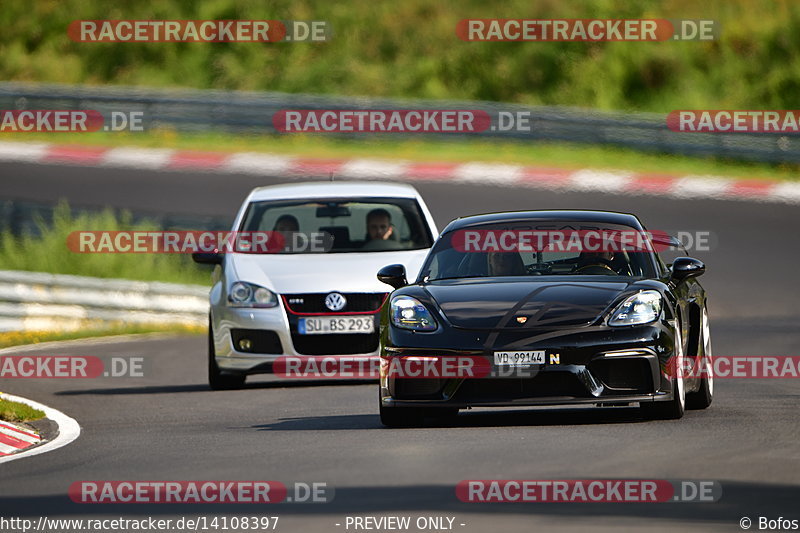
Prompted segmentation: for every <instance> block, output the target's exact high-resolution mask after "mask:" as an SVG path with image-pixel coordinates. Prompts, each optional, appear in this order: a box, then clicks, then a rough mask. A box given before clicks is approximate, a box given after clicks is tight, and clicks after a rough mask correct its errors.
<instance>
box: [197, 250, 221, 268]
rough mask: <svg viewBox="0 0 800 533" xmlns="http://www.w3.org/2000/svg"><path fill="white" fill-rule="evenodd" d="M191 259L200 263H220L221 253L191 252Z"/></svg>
mask: <svg viewBox="0 0 800 533" xmlns="http://www.w3.org/2000/svg"><path fill="white" fill-rule="evenodd" d="M192 260H193V261H194V262H195V263H200V264H201V265H221V264H222V254H219V253H214V252H196V253H193V254H192Z"/></svg>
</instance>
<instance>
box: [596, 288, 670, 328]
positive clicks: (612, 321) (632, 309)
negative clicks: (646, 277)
mask: <svg viewBox="0 0 800 533" xmlns="http://www.w3.org/2000/svg"><path fill="white" fill-rule="evenodd" d="M660 315H661V294H660V293H659V292H658V291H652V290H651V291H642V292H639V293H636V294H634V295H633V296H629V297H628V298H626V299H625V301H624V302H622V303H621V304H619V305H618V306H617V308H616V309H615V310H614V312H613V313H611V318H609V319H608V325H609V326H634V325H637V324H648V323H650V322H653V321H655V320H657V319H658V317H659V316H660Z"/></svg>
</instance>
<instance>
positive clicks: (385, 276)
mask: <svg viewBox="0 0 800 533" xmlns="http://www.w3.org/2000/svg"><path fill="white" fill-rule="evenodd" d="M378 281H381V282H383V283H386V284H387V285H391V286H392V287H394V288H395V289H399V288H400V287H405V286H406V285H408V281H406V267H404V266H403V265H399V264H398V265H388V266H385V267H383V268H382V269H380V270H379V271H378Z"/></svg>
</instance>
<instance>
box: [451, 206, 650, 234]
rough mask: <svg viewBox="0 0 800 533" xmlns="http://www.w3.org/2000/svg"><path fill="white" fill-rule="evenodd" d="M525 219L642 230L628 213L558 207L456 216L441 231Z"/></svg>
mask: <svg viewBox="0 0 800 533" xmlns="http://www.w3.org/2000/svg"><path fill="white" fill-rule="evenodd" d="M527 220H571V221H579V222H601V223H606V224H620V225H623V226H629V227H632V228H635V229H639V230H643V229H644V228H643V227H642V223H641V222H639V219H638V218H636V216H635V215H632V214H630V213H616V212H613V211H589V210H583V209H563V210H562V209H559V210H549V211H506V212H503V213H486V214H483V215H473V216H468V217H462V218H457V219H455V220H453V221H452V222H450V224H448V225H447V227H446V228H445V229H444V231H443V232H442V233H446V232H448V231H453V230H457V229H462V228H469V227H474V226H481V225H484V224H491V223H496V222H522V221H527Z"/></svg>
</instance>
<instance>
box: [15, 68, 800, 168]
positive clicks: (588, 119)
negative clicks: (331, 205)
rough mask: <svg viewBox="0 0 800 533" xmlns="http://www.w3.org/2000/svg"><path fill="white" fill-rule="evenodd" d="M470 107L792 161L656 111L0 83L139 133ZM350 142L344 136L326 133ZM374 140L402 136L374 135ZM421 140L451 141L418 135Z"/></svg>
mask: <svg viewBox="0 0 800 533" xmlns="http://www.w3.org/2000/svg"><path fill="white" fill-rule="evenodd" d="M409 108H413V109H477V110H484V111H487V112H488V113H490V114H492V113H497V112H499V111H509V112H518V111H528V112H530V118H531V124H532V127H531V129H530V131H499V130H498V131H491V130H487V131H484V132H481V133H473V134H463V135H469V136H470V137H474V136H479V137H489V138H506V139H517V140H522V141H568V142H575V143H582V144H603V145H613V146H621V147H625V148H631V149H635V150H643V151H657V152H665V153H673V154H685V155H696V156H713V157H724V158H731V159H740V160H752V161H765V162H775V163H778V162H792V163H800V136H798V135H775V134H767V133H733V134H724V133H679V132H673V131H670V130H669V129H668V128H667V126H666V118H665V115H662V114H658V113H618V112H600V111H593V110H585V109H575V108H563V107H546V106H536V107H531V106H523V105H513V104H501V103H496V102H485V101H441V100H389V99H379V98H341V97H328V96H324V97H323V96H312V95H303V94H285V93H267V92H263V93H259V92H241V91H210V90H209V91H200V90H155V89H141V88H133V87H84V86H69V85H55V84H52V85H51V84H47V85H40V84H36V85H32V84H24V83H16V82H3V83H0V109H94V110H96V111H100V112H101V113H103V115H104V116H107V114H108V113H110V112H111V111H121V112H125V113H130V112H133V111H141V112H143V113H144V115H143V126H144V127H145V128H156V127H170V128H174V129H178V130H183V131H207V130H223V131H241V132H255V133H266V134H275V133H277V132H276V130H275V128H274V127H273V124H272V116H273V114H275V113H276V112H277V111H279V110H283V109H354V110H358V109H387V110H391V109H409ZM325 135H335V136H339V137H348V136H349V137H353V136H354V134H352V133H351V134H348V133H329V134H325ZM380 135H381V136H384V135H385V136H397V135H408V134H390V133H385V134H384V133H382V134H380ZM420 135H424V136H436V135H438V136H442V135H447V136H448V137H449V138H452V137H454V136H458V135H456V134H452V133H446V134H445V133H440V134H436V133H425V134H420Z"/></svg>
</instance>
